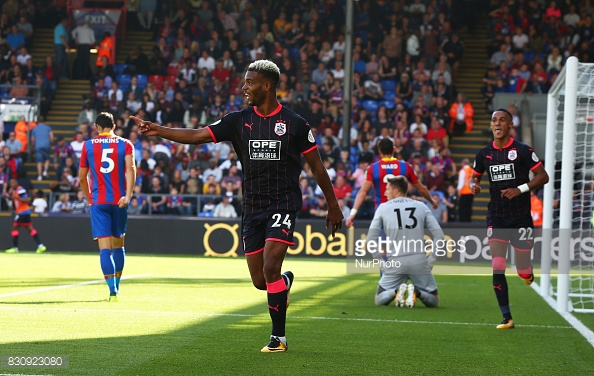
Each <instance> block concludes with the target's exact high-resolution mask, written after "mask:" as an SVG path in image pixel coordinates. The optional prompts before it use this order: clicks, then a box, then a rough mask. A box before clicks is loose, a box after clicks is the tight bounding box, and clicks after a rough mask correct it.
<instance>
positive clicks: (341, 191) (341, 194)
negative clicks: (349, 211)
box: [333, 175, 353, 199]
mask: <svg viewBox="0 0 594 376" xmlns="http://www.w3.org/2000/svg"><path fill="white" fill-rule="evenodd" d="M333 187H334V194H335V195H336V198H337V199H350V198H351V197H352V195H353V189H352V188H351V186H350V185H349V184H348V182H347V180H346V177H345V176H342V175H337V176H336V178H335V182H334V186H333Z"/></svg>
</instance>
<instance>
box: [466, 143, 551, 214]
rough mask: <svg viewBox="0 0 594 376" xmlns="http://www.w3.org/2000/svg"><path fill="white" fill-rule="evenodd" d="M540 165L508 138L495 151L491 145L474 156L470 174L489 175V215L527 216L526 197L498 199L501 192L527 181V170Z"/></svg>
mask: <svg viewBox="0 0 594 376" xmlns="http://www.w3.org/2000/svg"><path fill="white" fill-rule="evenodd" d="M540 165H542V163H541V162H540V160H539V159H538V156H537V155H536V153H535V152H534V150H533V149H532V148H531V147H530V146H528V145H526V144H523V143H521V142H519V141H516V140H514V139H513V138H510V140H509V142H508V143H507V145H505V146H504V147H503V148H498V147H497V146H496V145H495V143H494V142H492V143H491V144H489V145H487V146H485V147H484V148H482V149H481V150H479V152H478V153H477V154H476V158H475V161H474V172H475V173H476V174H477V175H482V174H483V173H484V172H485V171H487V173H488V175H489V181H490V188H489V191H490V193H491V201H490V202H489V216H492V217H517V216H521V215H530V195H520V196H518V197H515V198H513V199H509V198H507V197H501V191H502V190H503V189H507V188H515V187H517V186H520V185H522V184H526V183H528V182H529V181H530V179H529V177H528V175H529V174H528V173H529V171H532V170H534V169H535V168H537V167H538V166H540Z"/></svg>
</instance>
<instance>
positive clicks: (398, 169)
mask: <svg viewBox="0 0 594 376" xmlns="http://www.w3.org/2000/svg"><path fill="white" fill-rule="evenodd" d="M400 175H402V176H404V177H406V178H407V179H408V181H410V182H411V183H413V184H417V183H418V181H419V178H418V177H417V174H416V172H415V169H414V168H413V167H412V166H411V165H410V164H409V163H408V162H405V161H399V160H398V159H396V158H382V159H381V160H379V161H377V162H375V163H373V164H371V166H369V167H368V168H367V172H366V173H365V180H366V181H369V182H371V183H372V184H373V191H374V196H375V208H376V209H377V207H378V206H379V204H383V203H384V202H386V201H388V198H387V197H386V195H385V192H386V185H387V183H388V179H390V178H393V177H394V176H400Z"/></svg>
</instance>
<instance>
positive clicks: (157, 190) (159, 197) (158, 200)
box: [146, 176, 167, 214]
mask: <svg viewBox="0 0 594 376" xmlns="http://www.w3.org/2000/svg"><path fill="white" fill-rule="evenodd" d="M146 193H149V194H152V196H151V197H150V199H149V202H150V205H151V209H152V213H153V214H165V212H166V203H167V196H166V194H167V190H166V189H165V187H163V185H162V184H161V179H160V178H159V177H157V176H153V177H152V178H151V185H150V187H149V189H148V191H147V192H146Z"/></svg>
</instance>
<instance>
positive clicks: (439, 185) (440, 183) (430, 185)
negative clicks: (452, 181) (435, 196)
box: [423, 164, 445, 193]
mask: <svg viewBox="0 0 594 376" xmlns="http://www.w3.org/2000/svg"><path fill="white" fill-rule="evenodd" d="M423 183H424V184H425V186H426V187H427V189H428V190H429V191H431V192H433V191H440V192H442V193H445V177H444V175H443V174H442V172H441V168H439V165H436V164H434V165H432V166H431V170H430V171H427V173H426V174H425V179H424V180H423Z"/></svg>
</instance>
